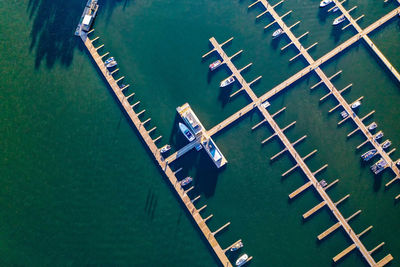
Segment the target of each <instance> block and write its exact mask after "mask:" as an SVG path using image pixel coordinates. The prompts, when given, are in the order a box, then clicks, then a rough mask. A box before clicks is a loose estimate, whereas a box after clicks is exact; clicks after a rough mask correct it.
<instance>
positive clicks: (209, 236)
mask: <svg viewBox="0 0 400 267" xmlns="http://www.w3.org/2000/svg"><path fill="white" fill-rule="evenodd" d="M80 37H81V39H82V41H83V43H84V45H85V46H86V48H87V50H88V51H89V54H90V55H91V57H92V59H93V61H94V62H95V63H96V65H97V67H98V68H99V70H100V72H101V73H102V75H103V76H104V78H105V79H106V80H107V83H108V85H109V86H110V88H111V89H112V90H113V92H114V94H115V96H116V97H117V99H118V100H119V102H120V104H121V106H122V107H123V108H124V110H125V112H126V114H127V115H128V117H129V119H130V120H131V122H132V124H133V125H134V126H135V127H136V129H137V131H138V133H139V134H140V136H141V137H142V139H143V141H144V142H145V143H146V146H147V148H148V149H149V151H150V152H151V153H152V155H153V157H154V159H155V160H156V162H157V163H158V165H159V167H160V169H161V170H162V171H163V172H164V174H165V176H166V177H167V178H168V180H169V182H170V185H171V186H172V187H173V188H174V189H175V191H176V194H177V195H178V196H179V198H180V199H181V201H182V203H183V204H184V205H185V207H186V209H187V211H188V212H189V214H190V215H191V217H192V218H193V221H194V222H195V223H196V224H197V226H198V228H199V229H200V231H201V232H202V234H203V235H204V238H205V240H207V242H208V244H209V245H210V247H211V249H212V250H213V251H214V253H215V255H216V256H217V257H218V259H219V261H220V262H221V265H222V266H226V267H232V264H231V263H230V261H229V259H228V258H227V256H226V255H225V251H224V249H222V248H221V246H220V245H219V243H218V241H217V240H216V238H215V234H216V233H218V232H217V231H221V230H222V229H219V230H217V231H216V232H212V231H211V230H210V228H208V226H207V224H206V221H207V220H208V219H209V218H210V217H211V215H210V216H208V217H207V218H206V219H203V218H202V216H201V214H200V211H202V210H203V209H204V208H205V206H203V207H202V208H200V209H197V208H196V206H195V205H194V200H196V199H197V198H196V199H194V200H191V199H190V198H189V196H188V194H187V191H185V190H184V189H183V188H182V186H181V184H180V183H179V181H178V179H177V177H176V175H175V172H174V171H173V170H172V169H171V168H170V166H169V165H168V162H166V161H165V160H164V158H163V157H162V155H161V153H160V149H159V148H158V147H157V145H156V142H157V141H158V140H159V139H160V138H161V136H159V137H158V138H156V139H153V138H152V137H151V136H150V133H151V131H153V129H154V128H153V129H151V130H149V131H148V130H147V129H146V128H145V127H144V125H143V122H142V121H141V120H140V118H139V113H141V112H139V113H136V112H135V111H134V110H133V108H132V105H131V104H130V103H129V102H128V98H129V97H131V95H130V96H128V97H126V96H125V95H124V93H123V91H122V90H121V87H120V86H119V85H118V84H117V80H115V79H114V77H113V76H112V75H111V73H110V72H109V71H108V70H107V68H106V66H105V65H104V62H103V60H102V58H104V55H103V56H100V55H99V53H98V52H97V51H98V49H97V48H95V47H94V46H93V43H92V41H91V40H90V39H89V38H88V36H87V34H86V33H82V34H81V35H80ZM105 55H106V54H105ZM226 226H227V225H225V226H224V228H225V227H226Z"/></svg>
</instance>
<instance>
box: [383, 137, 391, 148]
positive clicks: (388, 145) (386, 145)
mask: <svg viewBox="0 0 400 267" xmlns="http://www.w3.org/2000/svg"><path fill="white" fill-rule="evenodd" d="M391 144H392V142H391V141H390V140H389V139H388V140H386V141H385V142H383V143H382V145H381V146H382V148H383V149H386V148H388V147H390V145H391Z"/></svg>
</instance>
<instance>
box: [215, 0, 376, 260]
mask: <svg viewBox="0 0 400 267" xmlns="http://www.w3.org/2000/svg"><path fill="white" fill-rule="evenodd" d="M262 2H266V1H264V0H262ZM275 14H276V13H275ZM276 16H277V15H276ZM277 17H278V18H277V19H280V18H279V16H277ZM280 25H282V26H284V25H283V24H282V22H281V24H280ZM283 28H284V27H283ZM284 29H286V28H284ZM210 42H211V44H212V46H213V48H214V49H213V50H214V51H216V52H217V53H218V54H219V56H220V57H221V59H222V61H223V63H224V64H226V66H227V67H228V68H229V69H230V71H231V72H232V75H233V76H235V78H236V80H237V82H238V83H239V84H240V85H241V86H242V88H243V90H244V91H245V92H246V93H247V95H248V96H249V97H250V99H251V100H252V103H257V104H256V105H255V107H257V109H258V110H259V112H260V113H261V114H262V115H263V117H264V119H265V121H266V122H267V123H268V124H269V125H270V127H271V128H272V129H273V131H274V134H276V135H277V136H278V137H279V139H280V140H281V142H282V143H283V144H284V146H285V149H286V150H287V151H288V152H289V153H290V155H291V156H292V158H293V159H294V160H295V161H296V163H297V165H298V166H299V167H300V169H301V170H302V171H303V172H304V174H305V175H306V176H307V179H308V180H309V182H311V184H312V186H313V187H314V189H315V190H316V191H317V192H318V194H319V196H320V197H321V198H322V200H323V202H324V203H325V204H324V205H326V206H327V207H328V208H329V210H330V211H331V212H332V214H333V216H334V217H335V218H336V219H337V221H338V222H339V224H340V225H341V226H342V227H343V229H344V230H345V232H346V233H347V235H348V236H349V237H350V239H351V240H352V241H353V244H354V245H355V246H356V247H357V248H358V249H359V251H360V253H361V254H362V256H363V257H364V259H365V260H366V262H367V263H368V264H369V265H370V266H378V265H377V263H376V262H375V260H374V259H373V257H372V256H371V255H370V253H369V251H368V250H367V249H366V248H365V246H364V245H363V243H362V242H361V240H360V239H359V236H358V235H357V234H356V233H355V232H354V231H353V229H352V228H351V226H350V225H349V223H348V221H347V220H346V219H345V218H344V217H343V215H342V214H341V213H340V211H339V210H338V208H337V207H336V204H335V203H334V202H333V201H332V200H331V198H330V197H329V195H328V194H327V193H326V192H325V189H324V188H323V187H322V186H320V184H319V182H318V180H317V179H316V178H315V176H314V173H313V172H312V171H311V170H310V169H309V168H308V166H307V165H306V164H305V162H304V160H303V158H302V157H301V156H300V155H299V154H298V152H297V151H296V150H295V148H294V145H293V144H292V143H291V142H290V141H289V140H288V138H287V137H286V135H285V134H284V132H283V131H282V129H281V128H280V127H279V126H278V124H277V123H276V122H275V120H274V119H273V116H272V115H271V114H270V113H269V112H268V111H267V109H266V108H264V107H262V106H261V105H260V102H259V99H258V98H257V97H256V95H255V94H254V92H253V91H252V89H251V88H250V85H249V84H248V83H247V82H246V81H245V80H244V79H243V77H242V76H241V74H240V72H239V71H238V69H237V68H236V66H235V65H234V64H233V63H232V61H231V58H230V57H228V56H227V55H226V53H225V51H224V50H223V49H222V46H221V45H220V44H219V43H218V42H217V41H216V39H215V38H214V37H212V38H210ZM310 58H311V57H310ZM311 60H312V59H311ZM321 72H322V70H321Z"/></svg>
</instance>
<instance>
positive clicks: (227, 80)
mask: <svg viewBox="0 0 400 267" xmlns="http://www.w3.org/2000/svg"><path fill="white" fill-rule="evenodd" d="M234 81H235V78H233V76H229V77H228V78H226V79H225V80H223V81H221V83H220V84H219V87H226V86H228V85H230V84H231V83H233V82H234Z"/></svg>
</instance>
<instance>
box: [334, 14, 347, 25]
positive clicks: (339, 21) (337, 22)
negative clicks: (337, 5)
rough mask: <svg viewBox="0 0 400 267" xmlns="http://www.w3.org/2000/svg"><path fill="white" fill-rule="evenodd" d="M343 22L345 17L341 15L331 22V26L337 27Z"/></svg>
mask: <svg viewBox="0 0 400 267" xmlns="http://www.w3.org/2000/svg"><path fill="white" fill-rule="evenodd" d="M345 20H346V17H345V16H344V15H341V16H340V17H337V18H336V19H335V20H334V21H333V23H332V25H333V26H335V25H338V24H340V23H342V22H343V21H345Z"/></svg>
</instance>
